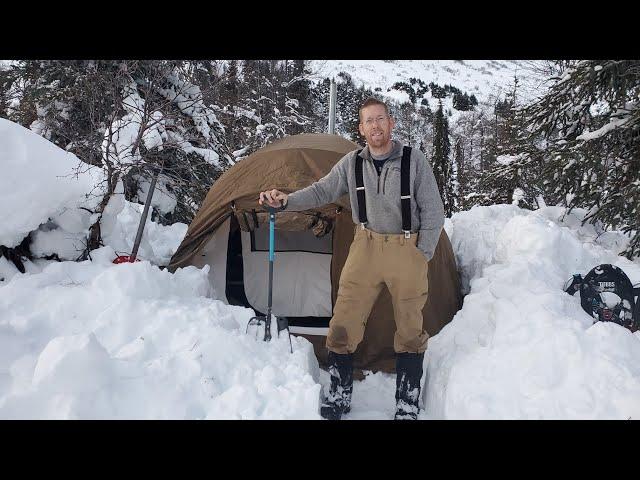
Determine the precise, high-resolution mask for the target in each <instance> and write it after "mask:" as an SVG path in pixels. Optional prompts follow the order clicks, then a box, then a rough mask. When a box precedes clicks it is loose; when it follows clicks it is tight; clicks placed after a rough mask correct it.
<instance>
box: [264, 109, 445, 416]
mask: <svg viewBox="0 0 640 480" xmlns="http://www.w3.org/2000/svg"><path fill="white" fill-rule="evenodd" d="M359 114H360V124H359V130H360V133H361V134H362V135H363V136H364V137H365V139H366V141H367V146H366V147H365V148H364V149H363V150H362V151H353V152H350V153H348V154H346V155H345V156H344V157H343V158H342V159H340V161H338V163H337V164H336V165H335V166H334V167H333V168H332V169H331V171H330V172H329V173H328V174H327V175H326V176H324V177H323V178H321V179H320V180H318V181H317V182H315V183H313V184H312V185H309V186H308V187H306V188H303V189H301V190H298V191H297V192H293V193H291V194H289V195H287V194H286V193H283V192H281V191H279V190H269V191H265V192H261V193H260V203H261V204H262V203H264V202H266V203H268V204H269V205H271V206H272V207H280V206H281V205H284V208H285V209H287V210H293V211H300V210H306V209H309V208H314V207H318V206H321V205H325V204H327V203H332V202H334V201H336V200H337V199H338V198H339V197H341V196H342V195H344V194H346V193H347V192H348V193H349V197H350V200H351V211H352V215H353V221H354V222H355V223H356V232H355V236H354V239H353V243H352V245H351V248H350V250H349V255H348V257H347V260H346V262H345V265H344V268H343V269H342V273H341V276H340V283H339V287H338V296H337V300H336V304H335V306H334V309H333V317H332V318H331V321H330V323H329V333H328V335H327V342H326V345H327V348H328V350H329V373H330V375H331V387H330V392H329V395H328V396H327V399H326V400H325V401H324V402H323V405H322V407H321V414H322V416H323V417H324V418H328V419H336V420H337V419H340V418H341V416H342V414H344V413H348V412H349V411H350V409H351V393H352V390H353V363H352V356H353V352H354V351H355V350H356V347H357V346H358V344H359V343H360V342H361V341H362V338H363V336H364V330H365V327H366V322H367V319H368V317H369V314H370V312H371V309H372V308H373V304H374V302H375V300H376V298H377V297H378V294H379V293H380V291H381V290H382V287H383V286H384V285H386V286H387V288H388V289H389V292H390V293H391V297H392V300H393V309H394V317H395V323H396V333H395V337H394V350H395V352H396V372H397V378H396V415H395V418H396V419H416V418H417V417H418V412H419V405H418V401H419V397H420V379H421V377H422V363H423V359H424V351H425V350H426V348H427V339H428V337H429V335H428V334H427V332H426V331H425V330H424V329H423V317H422V308H423V307H424V304H425V302H426V300H427V291H428V288H427V287H428V282H427V272H428V261H429V260H430V259H431V257H432V256H433V253H434V250H435V248H436V245H437V243H438V239H439V238H440V232H441V230H442V227H443V225H444V208H443V206H442V200H441V198H440V194H439V191H438V186H437V184H436V181H435V177H434V175H433V171H432V169H431V166H430V165H429V162H428V161H427V159H426V158H425V156H424V154H423V153H422V152H420V150H418V149H415V148H414V149H410V148H409V147H403V145H402V144H401V143H400V142H398V141H396V140H392V138H391V134H392V131H393V127H394V126H395V122H394V120H393V118H391V116H390V115H389V110H388V108H387V105H386V104H385V103H383V102H381V101H379V100H377V99H374V98H370V99H368V100H366V101H365V102H364V103H363V104H362V106H361V107H360V112H359ZM359 157H360V158H359ZM403 157H404V158H403ZM403 172H404V182H403V179H402V176H403ZM401 197H402V198H401Z"/></svg>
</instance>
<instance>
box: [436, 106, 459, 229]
mask: <svg viewBox="0 0 640 480" xmlns="http://www.w3.org/2000/svg"><path fill="white" fill-rule="evenodd" d="M433 131H434V135H433V159H432V166H433V173H434V175H435V177H436V182H437V184H438V190H439V191H440V196H441V197H442V203H443V205H444V211H445V215H446V216H447V217H450V216H451V215H452V214H453V212H454V208H455V199H454V193H453V166H452V163H451V158H450V150H451V144H450V141H449V121H448V120H447V118H446V117H445V115H444V113H443V111H442V102H440V104H439V106H438V110H437V111H436V113H435V117H434V121H433Z"/></svg>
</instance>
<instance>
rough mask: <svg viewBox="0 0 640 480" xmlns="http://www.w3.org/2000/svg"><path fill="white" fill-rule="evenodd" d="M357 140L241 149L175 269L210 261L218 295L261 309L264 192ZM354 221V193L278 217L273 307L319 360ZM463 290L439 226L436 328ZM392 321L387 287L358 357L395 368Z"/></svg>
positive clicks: (297, 140) (310, 177)
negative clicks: (245, 152) (243, 151)
mask: <svg viewBox="0 0 640 480" xmlns="http://www.w3.org/2000/svg"><path fill="white" fill-rule="evenodd" d="M357 148H358V145H356V144H355V143H353V142H350V141H348V140H346V139H344V138H342V137H340V136H337V135H327V134H301V135H295V136H290V137H286V138H284V139H280V140H278V141H276V142H274V143H272V144H270V145H268V146H267V147H264V148H262V149H260V150H258V151H256V152H255V153H253V154H252V155H250V156H248V157H247V158H245V159H243V160H242V161H241V162H239V163H237V164H236V165H234V166H233V167H232V168H230V169H229V170H227V171H226V172H225V173H224V174H223V175H222V176H221V177H220V178H219V179H218V180H217V181H216V182H215V184H214V185H213V186H212V187H211V190H210V191H209V193H208V194H207V197H206V198H205V200H204V203H203V204H202V206H201V207H200V210H199V211H198V213H197V214H196V216H195V218H194V219H193V222H192V223H191V225H190V226H189V228H188V230H187V233H186V235H185V238H184V240H183V241H182V243H181V244H180V246H179V247H178V250H177V251H176V253H175V254H174V256H173V258H172V259H171V262H170V264H169V270H170V271H175V269H177V268H179V267H184V266H187V265H195V266H197V267H202V266H204V265H205V264H209V265H211V269H210V271H209V276H210V280H211V283H212V286H213V288H214V290H215V295H216V297H217V298H220V299H223V300H225V301H227V302H228V303H231V304H235V305H245V306H248V307H252V308H253V309H254V310H256V311H258V312H259V313H264V312H265V310H266V305H267V281H268V258H267V257H268V253H267V251H268V214H267V213H266V212H264V211H263V210H262V208H261V207H260V205H259V204H258V196H259V193H260V192H261V191H263V190H267V189H271V188H277V189H279V190H282V191H284V192H293V191H296V190H299V189H301V188H303V187H306V186H307V185H310V184H311V183H313V182H315V181H316V180H318V179H320V178H321V177H323V176H324V175H326V174H327V173H328V172H329V170H330V169H331V167H332V166H333V165H335V164H336V163H337V161H338V160H340V158H342V157H343V156H344V155H345V154H346V153H348V152H351V151H353V150H355V149H357ZM398 202H400V199H398ZM354 228H355V225H354V223H353V221H352V219H351V207H350V205H349V198H348V195H345V196H344V197H342V198H340V199H339V200H338V201H336V203H334V204H330V205H325V206H322V207H320V208H317V209H313V210H308V211H305V212H287V211H286V210H285V211H283V212H280V213H278V214H277V218H276V238H275V244H276V252H277V253H276V256H275V263H274V291H273V313H274V314H276V315H279V316H287V317H289V321H290V325H291V331H292V333H295V334H299V335H302V336H304V337H305V338H307V339H308V340H309V341H311V342H312V343H313V345H314V348H315V352H316V354H317V356H318V360H319V361H320V364H321V365H322V364H325V363H326V350H325V348H324V342H325V339H326V333H327V330H328V325H329V320H330V318H331V314H332V310H333V305H334V303H335V300H336V295H337V289H338V281H339V278H340V272H341V271H342V267H343V265H344V263H345V261H346V258H347V254H348V252H349V247H350V245H351V241H352V240H353V235H354ZM372 261H375V259H372ZM461 298H462V297H461V292H460V286H459V279H458V273H457V270H456V262H455V257H454V254H453V250H452V247H451V243H450V241H449V238H448V236H447V234H446V232H445V231H444V230H443V231H442V234H441V236H440V240H439V243H438V246H437V248H436V251H435V254H434V257H433V259H432V260H431V261H430V262H429V297H428V300H427V303H426V305H425V307H424V310H423V314H424V325H425V328H426V330H427V331H428V332H429V334H430V335H435V334H436V333H437V332H438V331H439V330H440V329H441V328H442V327H443V326H444V325H445V324H447V323H448V322H449V321H451V319H452V318H453V316H454V315H455V313H456V312H457V311H458V309H459V308H460V306H461ZM394 331H395V325H394V321H393V308H392V304H391V297H390V295H389V292H388V291H387V289H386V288H385V289H383V292H382V293H381V294H380V297H379V298H378V300H377V301H376V303H375V305H374V307H373V310H372V312H371V315H370V317H369V320H368V325H367V329H366V332H365V336H364V339H363V341H362V343H361V344H360V345H359V347H358V350H357V351H356V354H355V356H354V365H355V366H356V367H358V368H361V369H367V370H374V371H377V370H382V371H386V372H392V371H393V370H394V368H395V363H394V362H395V359H394V352H393V334H394Z"/></svg>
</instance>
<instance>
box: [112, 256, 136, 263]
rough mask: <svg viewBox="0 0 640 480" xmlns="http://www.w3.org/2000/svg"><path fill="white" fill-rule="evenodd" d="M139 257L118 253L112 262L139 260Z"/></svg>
mask: <svg viewBox="0 0 640 480" xmlns="http://www.w3.org/2000/svg"><path fill="white" fill-rule="evenodd" d="M139 261H140V259H139V258H133V257H132V256H131V255H118V256H117V257H116V258H115V259H114V260H113V263H115V264H118V263H134V262H139Z"/></svg>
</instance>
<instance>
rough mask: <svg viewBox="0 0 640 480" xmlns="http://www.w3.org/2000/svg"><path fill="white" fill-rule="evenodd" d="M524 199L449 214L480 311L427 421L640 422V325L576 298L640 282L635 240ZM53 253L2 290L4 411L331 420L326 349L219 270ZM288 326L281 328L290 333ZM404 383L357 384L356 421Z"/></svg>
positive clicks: (436, 354) (436, 359) (445, 338)
mask: <svg viewBox="0 0 640 480" xmlns="http://www.w3.org/2000/svg"><path fill="white" fill-rule="evenodd" d="M562 212H563V210H562V209H559V208H555V207H547V208H544V209H542V210H539V211H536V212H529V211H526V210H521V209H518V208H517V207H515V206H511V205H498V206H493V207H480V208H474V209H472V210H470V211H468V212H462V213H459V214H456V215H454V217H453V219H452V220H451V221H448V222H447V229H448V232H449V234H450V236H451V239H452V243H453V245H454V249H455V251H456V255H457V257H458V262H459V267H460V268H461V270H462V272H463V278H464V279H465V280H464V282H465V284H466V285H467V287H468V288H469V293H468V295H467V296H466V298H465V302H464V307H463V308H462V310H461V311H460V312H458V314H457V315H456V317H455V318H454V319H453V321H452V322H451V323H450V324H449V325H447V326H446V327H445V328H444V329H443V330H442V331H441V332H440V333H439V334H438V335H436V336H434V337H433V338H431V339H430V341H429V348H428V350H427V355H426V356H425V369H426V370H427V374H426V375H425V377H424V382H425V384H426V388H425V389H424V393H425V396H424V397H425V398H424V401H425V405H426V411H424V412H422V413H421V418H423V419H430V418H619V419H626V418H630V417H631V418H639V417H640V402H638V401H637V400H638V398H640V333H635V334H632V333H631V332H629V331H628V330H626V329H624V328H622V327H620V326H618V325H615V324H612V323H596V324H592V320H591V318H590V317H589V316H588V315H587V314H586V313H584V312H583V311H582V309H581V308H580V303H579V298H578V297H577V296H576V297H571V296H569V295H567V294H565V293H564V292H562V284H563V283H564V281H565V280H567V279H568V278H569V277H570V276H571V274H573V273H583V274H585V273H587V271H588V270H590V269H591V268H592V267H593V266H595V265H596V264H599V263H605V262H609V263H614V264H616V265H618V266H619V267H621V268H622V269H623V270H624V271H625V272H626V273H627V274H628V275H629V277H630V278H631V280H632V282H634V283H637V282H638V281H640V266H639V265H638V263H637V262H636V263H633V262H629V261H627V260H626V259H624V258H622V257H619V256H617V255H616V254H615V253H614V252H615V251H617V250H618V247H619V246H620V245H622V244H623V243H624V242H625V239H626V237H624V236H623V235H621V234H618V233H616V232H607V233H604V234H601V235H599V236H598V233H597V232H596V231H595V229H594V228H593V227H591V226H586V227H584V228H580V227H579V222H578V218H579V215H583V214H584V212H576V213H575V214H572V215H571V216H569V217H567V218H566V219H565V221H564V222H563V221H561V220H559V218H560V217H561V214H562ZM93 257H94V261H93V262H91V261H86V262H82V263H75V262H61V263H58V262H50V264H49V265H47V266H46V267H45V268H44V269H43V270H42V272H41V273H31V274H29V273H27V274H24V275H22V274H16V275H15V276H14V277H13V278H12V279H11V280H10V281H8V282H4V286H2V287H0V319H1V320H0V418H247V419H248V418H319V417H318V413H317V412H318V405H319V393H320V387H321V384H323V385H325V384H326V383H327V377H326V372H319V370H318V366H317V361H316V359H315V357H314V355H313V350H312V348H311V345H310V344H309V343H308V342H307V341H306V340H304V339H301V338H294V344H293V347H294V353H293V355H292V354H290V353H289V344H288V341H287V340H286V338H284V337H283V338H280V339H277V340H275V341H273V342H271V343H269V344H266V343H264V342H262V341H260V340H256V339H255V338H254V337H252V336H251V335H246V334H245V333H244V332H245V326H246V322H247V320H248V319H249V317H250V316H251V315H252V314H253V312H252V311H251V310H248V309H244V308H241V307H232V306H228V305H225V304H223V303H222V302H220V301H218V300H215V299H211V298H208V297H207V295H210V294H211V292H210V290H209V287H208V284H207V282H206V272H205V271H203V270H199V269H196V268H194V267H189V268H186V269H180V270H178V271H177V272H176V273H175V274H170V273H168V272H166V271H164V270H160V269H159V268H158V267H156V266H153V265H151V264H150V263H148V262H141V263H137V264H133V265H131V264H124V265H113V264H112V263H110V262H111V259H112V257H113V251H112V250H111V249H110V248H108V247H107V248H104V249H101V250H100V251H97V252H94V255H93ZM274 335H275V332H274ZM393 389H394V377H393V376H392V375H385V374H382V373H376V374H370V375H368V376H367V377H366V378H365V380H364V381H362V382H358V383H357V384H356V385H355V388H354V400H353V402H354V406H353V410H352V413H351V414H349V415H348V416H347V419H361V418H375V419H384V418H392V417H393V392H394V390H393Z"/></svg>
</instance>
